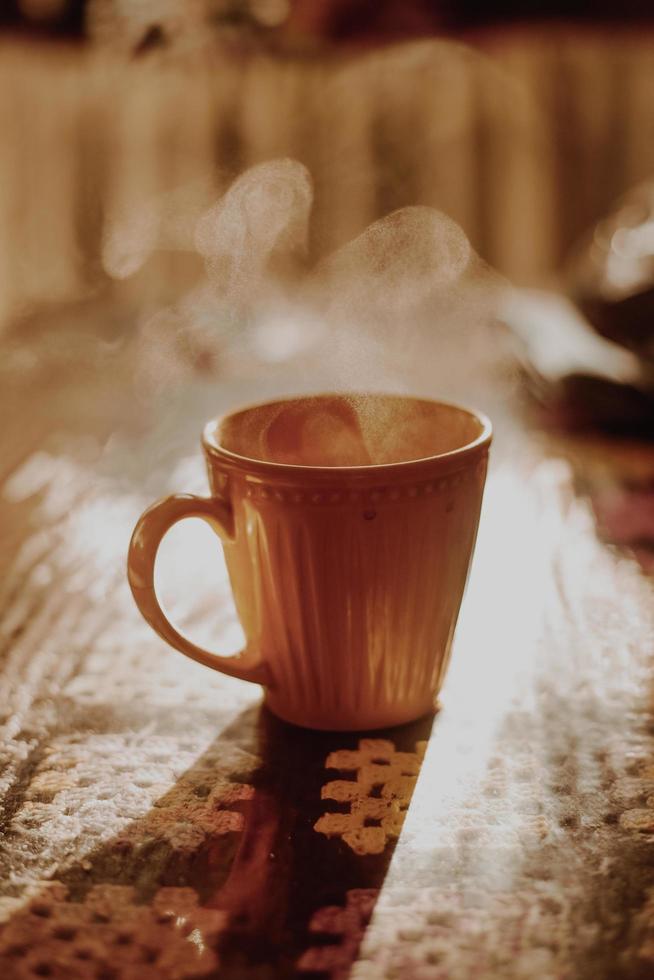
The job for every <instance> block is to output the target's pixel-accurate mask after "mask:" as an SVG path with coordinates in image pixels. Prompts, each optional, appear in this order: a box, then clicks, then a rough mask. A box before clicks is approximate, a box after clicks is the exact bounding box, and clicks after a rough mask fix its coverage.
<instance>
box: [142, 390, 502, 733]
mask: <svg viewBox="0 0 654 980" xmlns="http://www.w3.org/2000/svg"><path fill="white" fill-rule="evenodd" d="M490 441H491V425H490V422H489V421H488V419H486V418H485V417H483V416H482V415H479V414H477V413H475V412H472V411H469V410H467V409H464V408H460V407H458V406H455V405H450V404H445V403H442V402H436V401H430V400H425V399H415V398H408V397H404V396H396V395H351V396H339V395H324V396H315V397H308V398H306V397H305V398H293V399H286V400H283V401H277V402H270V403H268V404H264V405H257V406H253V407H250V408H246V409H243V410H241V411H238V412H234V413H231V414H229V415H227V416H224V417H223V418H221V419H218V420H216V421H212V422H209V423H208V424H207V426H206V427H205V430H204V435H203V448H204V453H205V457H206V463H207V468H208V472H209V481H210V487H211V496H210V497H207V498H203V497H196V496H191V495H188V494H178V495H174V496H171V497H167V498H166V499H164V500H162V501H160V502H159V503H156V504H154V505H153V506H151V507H150V508H149V509H148V510H146V511H145V513H144V514H143V516H142V517H141V518H140V520H139V522H138V524H137V526H136V528H135V530H134V534H133V536H132V540H131V543H130V549H129V559H128V577H129V583H130V586H131V589H132V592H133V595H134V598H135V600H136V604H137V606H138V607H139V609H140V611H141V613H142V614H143V616H144V617H145V619H146V620H147V621H148V623H150V625H151V626H152V627H153V628H154V630H155V631H156V632H157V633H158V634H159V635H160V636H161V637H163V639H164V640H167V641H168V643H170V644H171V645H172V646H173V647H175V648H176V649H177V650H180V651H181V652H182V653H184V654H186V655H187V656H189V657H191V658H192V659H193V660H197V661H199V662H200V663H202V664H206V665H207V666H209V667H213V668H214V669H216V670H220V671H222V672H223V673H226V674H230V675H231V676H233V677H239V678H242V679H244V680H248V681H254V682H256V683H259V684H263V685H264V687H265V689H266V703H267V704H268V706H269V708H270V709H271V710H272V711H273V712H274V713H275V714H276V715H278V716H279V717H281V718H282V719H284V720H286V721H289V722H292V723H294V724H297V725H302V726H305V727H309V728H319V729H331V730H362V729H371V728H384V727H387V726H392V725H398V724H402V723H404V722H407V721H410V720H412V719H415V718H418V717H420V716H422V715H423V714H426V713H427V712H429V711H431V710H433V706H434V703H435V698H436V695H437V693H438V691H439V689H440V687H441V684H442V682H443V678H444V675H445V671H446V669H447V665H448V661H449V657H450V649H451V645H452V637H453V633H454V628H455V625H456V620H457V616H458V613H459V607H460V604H461V599H462V597H463V592H464V588H465V584H466V580H467V576H468V570H469V567H470V561H471V557H472V553H473V549H474V544H475V538H476V534H477V527H478V522H479V514H480V509H481V502H482V494H483V488H484V482H485V478H486V467H487V462H488V449H489V445H490ZM186 517H201V518H203V519H204V520H205V521H207V522H208V524H210V526H211V527H212V528H213V529H214V530H215V531H216V533H217V534H218V536H219V537H220V539H221V541H222V545H223V548H224V553H225V559H226V564H227V569H228V572H229V577H230V581H231V586H232V591H233V594H234V600H235V604H236V610H237V613H238V616H239V618H240V621H241V624H242V627H243V631H244V633H245V637H246V647H245V649H244V651H243V652H242V653H241V654H239V655H237V656H220V655H219V654H215V653H210V652H208V651H207V650H204V649H202V648H201V647H199V646H197V645H196V644H194V643H192V642H191V640H189V639H187V638H186V637H185V636H182V634H181V633H179V632H178V631H177V629H176V628H175V627H174V626H173V625H172V623H171V622H170V621H169V620H168V619H167V617H166V615H165V614H164V612H163V610H162V608H161V606H160V604H159V601H158V599H157V594H156V591H155V587H154V581H153V576H154V565H155V558H156V554H157V549H158V547H159V544H160V542H161V540H162V538H163V536H164V534H165V533H166V531H167V530H168V529H169V528H170V527H172V525H173V524H175V523H177V521H180V520H182V519H183V518H186Z"/></svg>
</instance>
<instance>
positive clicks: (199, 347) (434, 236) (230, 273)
mask: <svg viewBox="0 0 654 980" xmlns="http://www.w3.org/2000/svg"><path fill="white" fill-rule="evenodd" d="M210 190H211V180H209V179H204V180H202V181H197V182H195V183H194V184H192V185H188V186H187V187H185V188H181V189H178V190H177V191H175V192H173V193H171V194H168V195H165V196H163V197H162V198H160V199H159V200H158V201H157V202H149V203H148V205H147V206H144V207H143V208H142V209H141V211H140V212H139V211H138V209H137V211H136V212H135V214H134V215H133V216H131V217H130V218H129V220H127V221H126V222H125V223H123V224H121V223H120V222H117V223H115V224H114V225H113V226H112V227H111V229H110V231H109V233H108V235H107V237H106V240H105V249H104V252H103V256H104V262H105V268H106V269H107V271H108V272H109V273H110V274H113V275H116V276H123V275H125V274H128V273H129V272H130V271H134V270H136V269H137V268H138V267H139V266H140V265H141V264H142V263H143V262H145V260H146V258H147V257H148V255H150V254H151V252H152V250H153V249H155V248H157V247H166V248H169V249H170V248H177V249H184V250H187V251H188V250H191V249H192V250H194V251H195V252H196V253H197V254H199V256H201V258H202V260H203V264H204V278H203V279H202V280H201V281H200V282H198V283H197V284H196V286H195V287H194V288H192V289H191V290H190V291H189V292H188V293H187V294H186V295H185V296H183V297H182V299H181V300H179V301H178V302H177V303H176V304H175V306H174V307H172V308H170V309H167V310H165V311H161V310H159V311H158V312H157V314H156V315H155V316H154V317H151V318H149V319H148V320H146V322H145V323H144V324H142V326H141V346H142V351H143V354H144V358H145V361H146V363H148V364H149V365H150V374H151V375H153V376H156V377H157V378H158V379H159V380H160V381H165V380H172V379H173V378H174V377H179V376H180V372H181V374H184V373H185V372H187V371H189V370H195V369H197V367H198V365H201V364H210V365H213V363H214V361H215V360H216V359H217V358H219V357H220V356H222V352H223V350H224V348H225V346H227V347H229V345H230V344H232V346H233V345H234V343H237V344H241V346H243V344H245V345H246V346H247V344H248V343H249V344H250V345H251V348H253V349H254V354H255V358H256V357H260V358H261V359H262V360H264V361H265V360H266V359H269V360H270V361H280V360H288V359H290V358H292V357H293V356H296V355H297V354H298V352H301V351H302V350H303V349H306V348H307V347H310V346H313V348H314V350H315V351H317V352H318V354H319V359H320V362H321V369H322V375H323V378H325V376H326V375H329V374H330V373H331V377H332V380H331V383H332V384H333V385H334V386H335V387H340V388H361V387H362V386H363V387H365V386H370V385H372V386H384V387H386V388H392V389H396V390H397V389H403V390H406V389H407V388H408V387H410V386H411V382H410V376H411V374H412V373H414V372H415V371H416V370H417V369H418V368H420V367H421V365H424V362H425V360H426V359H427V358H432V357H433V356H434V355H435V351H434V346H433V344H434V339H435V338H436V337H438V338H439V343H440V344H441V347H442V345H443V337H444V333H445V332H447V331H448V330H449V331H450V333H452V331H454V332H456V333H458V334H461V333H462V331H464V330H468V329H469V328H470V325H471V324H473V323H477V322H479V321H480V320H483V321H486V320H487V319H488V317H489V315H492V310H493V308H494V305H495V303H496V301H497V293H498V288H497V287H498V285H500V284H501V281H500V279H499V277H498V276H497V275H496V274H495V273H493V272H492V271H491V270H490V269H488V267H487V266H485V264H484V263H482V262H481V261H480V260H479V258H478V256H477V255H476V254H475V253H474V251H473V249H472V248H471V246H470V243H469V241H468V239H467V237H466V235H465V233H464V232H463V230H462V229H461V228H460V226H459V225H458V224H456V222H454V221H453V220H452V219H451V218H449V217H448V216H447V215H445V214H443V213H442V212H439V211H437V210H435V209H433V208H429V207H425V206H412V207H406V208H401V209H399V210H396V211H394V212H393V213H391V214H389V215H386V216H385V217H383V218H381V219H379V220H378V221H375V222H374V223H373V224H371V225H370V226H369V227H368V228H367V229H365V230H364V231H363V232H362V233H361V234H359V235H358V236H357V237H356V238H354V239H353V240H352V241H350V242H348V243H347V244H345V245H344V246H342V247H341V248H340V249H338V250H337V251H335V252H334V253H332V254H331V255H328V256H327V257H326V258H323V259H322V260H321V261H319V262H318V263H317V264H316V265H315V266H314V267H313V268H312V269H309V268H308V261H307V251H308V238H309V227H310V226H309V221H310V214H311V207H312V203H313V185H312V180H311V176H310V174H309V171H308V170H307V168H306V167H305V166H303V165H302V164H301V163H299V162H298V161H295V160H290V159H280V160H273V161H268V162H266V163H262V164H259V165H257V166H255V167H252V168H250V169H249V170H247V171H246V172H245V173H243V174H242V175H241V176H239V177H238V178H237V179H236V180H235V181H234V182H233V183H232V184H231V186H229V187H228V189H227V190H226V192H225V193H224V194H223V195H222V196H221V197H220V198H219V199H218V200H217V201H215V202H213V203H211V201H210V199H209V195H210ZM203 202H204V205H203ZM202 205H203V206H202ZM225 332H227V333H228V334H229V339H228V342H227V344H226V341H225ZM246 336H247V338H248V339H247V340H244V338H245V337H246ZM459 339H461V338H459ZM167 364H168V365H169V368H170V370H169V371H168V372H167V369H166V365H167ZM167 374H168V375H169V377H168V378H167ZM323 383H324V382H323Z"/></svg>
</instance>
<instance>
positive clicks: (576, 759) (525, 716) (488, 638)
mask: <svg viewBox="0 0 654 980" xmlns="http://www.w3.org/2000/svg"><path fill="white" fill-rule="evenodd" d="M3 350H4V356H3V360H2V368H1V374H2V377H1V379H0V411H1V417H2V428H1V430H0V450H1V455H0V508H1V509H0V522H1V523H0V540H1V545H2V547H1V548H0V572H1V575H2V578H1V581H0V651H1V656H2V673H1V674H0V685H1V690H2V696H1V698H0V706H1V710H2V716H1V718H0V722H1V725H2V727H1V736H2V740H1V750H0V751H1V753H2V763H3V765H2V775H1V777H0V798H1V804H0V821H1V827H2V850H1V854H0V868H1V871H0V875H1V878H2V895H3V897H2V898H1V899H0V911H1V913H2V921H3V923H4V924H3V925H2V928H1V931H0V976H2V977H4V978H6V980H13V978H16V980H18V978H21V980H23V978H24V980H27V978H30V980H31V978H37V977H55V978H61V980H72V978H80V980H82V978H83V980H86V978H87V977H88V978H94V980H95V978H97V980H114V978H115V980H118V978H130V980H149V978H153V980H154V978H191V977H225V978H241V977H243V978H256V980H265V978H273V977H275V978H277V977H295V976H304V975H306V976H311V975H316V976H318V975H320V976H329V977H331V978H344V977H349V976H351V977H355V978H361V980H363V978H375V980H376V978H393V977H398V978H416V980H418V978H430V980H445V978H447V980H459V978H461V980H463V978H466V980H467V978H484V980H496V978H497V980H500V978H501V980H505V978H506V980H509V978H510V980H514V978H515V980H517V978H521V980H522V978H524V980H533V978H539V980H555V978H556V980H564V978H565V980H568V978H569V980H585V978H588V980H604V978H607V980H608V978H616V977H619V978H625V980H636V978H643V980H644V978H650V977H652V976H654V683H653V676H654V675H653V671H652V655H653V652H654V651H653V649H652V647H653V640H654V605H653V603H652V598H653V595H652V581H651V580H650V579H648V578H647V577H646V576H645V575H644V574H643V573H642V571H641V570H640V568H639V566H638V564H637V563H636V562H635V561H634V559H633V558H632V557H631V556H630V555H629V554H628V553H626V552H624V551H620V550H619V549H617V548H614V547H611V546H608V545H607V544H605V543H603V542H602V540H601V539H600V537H599V536H598V533H597V530H596V524H595V521H594V518H593V513H592V509H591V507H590V505H589V503H588V500H587V498H586V497H585V496H584V495H583V494H580V493H579V488H580V487H582V488H583V486H584V485H585V484H584V480H586V482H587V481H588V479H589V478H590V477H592V478H593V479H599V480H602V479H608V477H607V473H608V474H609V475H611V478H613V477H615V474H616V473H617V474H618V477H619V476H620V474H621V473H626V474H627V475H628V476H631V477H633V474H634V472H638V474H639V475H640V476H643V473H644V474H645V475H647V474H649V475H651V473H653V472H654V466H652V465H651V459H652V450H651V448H650V449H645V448H643V447H631V448H630V449H629V448H628V447H627V448H626V449H625V448H624V447H614V449H615V452H613V455H612V454H611V452H609V451H608V450H607V448H606V446H605V445H604V444H602V443H600V444H599V448H598V445H596V444H591V443H587V444H585V445H584V444H581V443H578V441H575V440H565V441H563V440H560V439H557V438H556V437H547V438H546V437H545V436H543V435H542V434H539V433H538V432H535V431H533V429H532V430H530V429H528V427H527V426H526V425H524V424H523V423H522V422H521V420H520V417H519V415H516V409H515V406H512V405H508V403H507V404H505V403H504V402H502V407H500V408H498V409H497V410H496V415H497V421H498V423H499V424H498V427H497V428H498V431H497V438H496V443H495V446H494V451H493V465H492V469H491V473H490V476H489V482H488V486H487V494H486V500H485V504H484V512H483V517H482V525H481V530H480V536H479V543H478V548H477V554H476V558H475V563H474V570H473V574H472V577H471V581H470V584H469V588H468V593H467V596H466V599H465V602H464V607H463V611H462V614H461V619H460V624H459V629H458V633H457V639H456V646H455V652H454V657H453V663H452V667H451V670H450V674H449V677H448V681H447V684H446V688H445V691H444V693H443V698H442V705H441V707H440V710H439V711H438V713H436V714H435V715H434V716H433V717H429V718H424V719H422V720H420V721H417V722H415V723H414V724H412V725H409V726H406V727H403V728H399V729H395V730H392V731H383V732H371V733H364V734H352V735H350V734H318V733H310V732H305V731H302V730H299V729H293V728H291V727H289V726H286V725H284V724H282V723H281V722H279V721H277V720H276V719H275V718H273V717H272V716H270V715H269V714H268V713H267V712H266V711H265V709H262V708H261V706H260V702H261V691H260V689H259V688H256V687H254V686H248V685H247V684H244V683H241V682H239V681H235V680H231V679H229V678H226V677H222V676H219V675H218V674H213V673H211V672H210V671H208V670H206V669H204V668H202V667H200V666H198V665H195V664H193V663H191V662H189V661H186V660H185V659H184V658H182V657H181V656H180V655H179V654H177V653H176V652H174V651H172V650H170V649H169V648H167V647H166V646H165V645H164V644H163V643H162V642H161V641H160V640H159V639H158V638H157V637H156V636H155V635H154V634H153V633H152V632H151V631H150V630H149V628H148V627H147V626H146V625H145V623H144V622H142V621H141V619H140V618H139V615H138V613H137V611H136V609H135V608H134V605H133V602H132V600H131V596H130V595H129V590H128V588H127V585H126V581H125V575H124V560H125V553H126V547H127V542H128V539H129V534H130V531H131V528H132V526H133V523H134V521H135V519H136V518H137V516H138V514H139V513H140V511H141V509H142V508H143V507H144V506H145V505H146V504H148V503H149V502H150V501H151V500H153V499H155V498H156V497H157V496H159V495H161V494H162V493H166V492H169V491H171V490H191V491H194V490H199V491H202V490H203V489H204V488H206V482H205V477H204V474H203V469H202V461H201V457H200V454H199V451H198V441H199V432H200V426H201V423H202V422H203V421H204V419H205V418H207V417H209V416H211V415H213V414H215V413H216V412H217V411H219V410H221V409H222V408H224V407H226V406H228V405H230V404H233V403H236V402H239V401H244V400H247V399H249V398H252V397H253V396H254V397H256V396H258V395H260V396H265V395H267V394H269V393H271V392H273V391H277V390H283V389H284V388H290V387H294V386H295V387H296V388H297V387H298V378H297V377H296V376H294V375H293V374H292V373H291V374H289V375H288V376H287V375H284V372H283V371H282V370H280V371H278V372H277V373H276V374H274V373H273V374H272V375H270V376H268V377H266V378H263V377H261V376H259V377H255V378H251V379H249V380H240V381H238V380H232V381H229V382H228V381H226V380H224V379H219V378H211V377H206V376H205V377H204V378H196V379H191V380H190V381H186V382H184V383H179V384H178V385H177V387H175V388H174V390H172V391H163V392H161V391H160V392H158V393H155V394H153V393H152V392H151V391H149V390H148V391H146V390H145V389H144V388H143V386H142V385H141V383H140V382H139V380H138V377H137V378H136V380H135V379H134V376H133V374H132V372H131V370H130V363H131V362H130V354H129V351H126V352H124V354H115V353H109V354H104V355H103V356H102V357H99V358H98V357H95V355H94V354H92V353H89V350H87V349H86V348H85V347H84V345H83V344H82V342H81V341H80V342H79V343H78V344H77V347H76V350H77V352H78V360H77V362H76V361H75V359H74V358H71V359H70V363H69V361H68V360H67V355H68V354H70V351H67V352H66V351H64V352H63V353H62V352H61V351H59V349H57V348H55V347H52V348H50V347H48V346H47V345H46V346H45V347H43V345H42V344H41V346H39V345H38V344H36V343H35V344H33V345H30V342H25V343H23V342H21V343H18V342H16V343H14V342H10V341H7V342H6V343H4V348H3ZM35 350H36V351H37V353H36V354H35V353H34V351H35ZM80 352H81V353H80ZM80 358H81V367H80V363H78V362H79V361H80ZM434 393H437V392H436V391H434ZM482 401H483V402H484V404H482V406H481V407H488V408H489V410H491V411H495V409H494V403H493V400H492V398H490V401H487V400H486V396H485V395H484V397H483V398H482ZM498 405H499V402H498ZM161 565H162V570H161V577H162V589H163V592H164V595H165V596H167V597H168V599H169V600H170V602H171V605H172V607H173V611H174V613H175V615H176V616H177V617H178V618H179V619H180V621H181V622H182V624H183V625H184V627H185V628H186V629H187V630H189V631H190V632H192V633H193V635H194V636H196V637H199V638H201V639H207V638H210V639H212V641H213V642H214V643H215V645H216V646H223V645H224V644H225V643H227V642H229V643H232V644H233V646H234V648H235V649H236V647H237V644H238V627H237V624H235V621H234V615H233V610H232V607H231V601H230V598H229V591H228V588H227V583H226V576H225V571H224V567H223V565H222V559H221V556H220V553H219V551H218V550H217V549H216V545H215V541H214V540H213V539H212V538H211V535H210V532H208V531H206V529H204V528H203V526H201V527H200V528H198V527H197V526H196V525H195V524H194V523H191V522H189V523H188V526H184V527H180V528H176V529H175V530H174V531H173V532H171V535H170V536H169V539H168V540H167V542H166V545H165V549H164V554H163V557H162V562H161ZM198 581H200V582H202V583H203V584H202V586H201V587H200V588H199V589H198V587H197V582H198ZM219 641H220V642H219Z"/></svg>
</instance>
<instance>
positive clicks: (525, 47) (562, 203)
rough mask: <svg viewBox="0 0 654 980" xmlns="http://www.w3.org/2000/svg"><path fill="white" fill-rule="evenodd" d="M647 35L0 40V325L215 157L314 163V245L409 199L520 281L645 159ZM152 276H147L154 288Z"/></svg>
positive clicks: (77, 271)
mask: <svg viewBox="0 0 654 980" xmlns="http://www.w3.org/2000/svg"><path fill="white" fill-rule="evenodd" d="M653 93H654V36H650V35H648V34H647V33H646V32H641V33H635V32H621V33H618V34H617V35H616V34H607V33H602V32H596V31H590V32H580V31H572V30H562V29H552V30H551V31H550V32H543V30H542V29H541V30H539V31H537V32H536V31H533V32H531V31H529V30H528V29H524V30H515V29H514V30H512V31H509V32H506V33H504V34H502V33H498V34H496V35H491V36H490V38H487V39H486V40H485V41H484V42H483V50H482V49H481V48H477V49H475V50H473V49H471V48H467V47H464V46H462V45H459V44H457V43H454V42H445V41H433V40H430V41H420V42H416V43H412V44H406V45H399V46H395V47H391V48H387V49H381V50H377V51H375V52H372V53H367V54H362V55H358V56H348V57H334V56H331V57H329V58H327V57H326V58H325V59H323V60H319V59H316V58H314V59H312V60H308V59H282V58H273V57H267V56H263V55H250V56H248V57H247V58H245V57H244V58H242V59H238V58H235V57H229V58H228V57H221V56H219V54H218V53H214V54H213V55H211V56H210V55H208V54H206V53H204V54H202V55H201V56H198V55H194V54H192V53H191V54H189V55H188V57H184V56H183V55H182V57H181V58H177V57H176V58H175V59H173V58H171V57H169V56H167V55H166V54H165V53H159V52H153V53H151V54H148V55H147V56H144V57H141V58H136V59H134V60H132V61H126V60H124V59H123V58H122V57H121V56H119V55H118V54H116V53H113V54H112V53H110V52H102V53H98V52H97V51H94V50H89V49H86V48H83V47H73V46H71V47H67V46H64V47H61V46H53V47H50V46H47V45H38V44H32V43H25V42H16V41H13V42H10V41H8V40H5V41H3V42H2V43H1V44H0V132H1V133H2V139H1V140H0V325H2V324H5V323H7V322H9V321H10V320H11V319H12V318H13V317H15V316H17V315H19V314H20V313H21V312H22V311H24V310H25V309H31V308H34V307H35V306H39V304H42V303H46V304H49V303H52V302H61V301H64V302H65V301H69V300H75V299H77V298H79V297H80V296H83V295H84V294H85V293H87V292H88V291H89V290H97V289H98V288H99V287H100V288H101V287H102V284H103V283H106V282H108V281H109V279H108V277H107V275H106V273H105V272H104V270H103V267H102V263H101V243H102V236H103V232H104V228H105V225H106V222H107V221H108V220H110V218H111V216H112V215H113V214H115V213H116V212H117V211H120V212H122V213H129V210H130V208H133V207H137V206H139V205H140V204H142V203H143V202H144V201H149V200H156V199H157V195H160V194H161V193H162V192H165V191H169V190H171V189H174V188H176V187H180V186H183V185H185V184H188V183H189V182H192V181H195V180H198V179H203V180H206V179H207V177H208V175H210V179H211V181H213V184H214V185H215V196H216V197H217V196H218V195H219V194H220V192H221V189H222V190H224V188H225V186H226V185H227V183H228V182H229V180H231V179H232V178H233V176H234V175H236V174H237V173H239V172H241V171H242V170H243V169H245V168H246V167H248V166H249V165H251V164H254V163H258V162H260V161H262V160H266V159H270V158H273V157H279V156H291V157H295V158H297V159H299V160H301V161H302V162H303V163H305V164H306V165H307V166H308V167H309V169H310V171H311V173H312V175H313V178H314V181H315V185H316V199H315V205H314V214H313V224H312V235H313V241H312V248H313V251H314V254H315V255H316V256H318V255H321V254H324V253H325V252H327V251H329V250H330V249H332V248H334V247H336V246H338V245H340V244H342V243H343V242H344V241H346V240H347V239H348V238H350V237H352V236H353V235H355V234H357V233H358V232H359V231H361V230H362V229H363V228H364V227H365V226H366V225H367V224H368V223H369V222H370V221H371V220H374V218H376V217H379V216H380V215H381V214H384V213H386V212H388V211H391V210H393V209H395V208H397V207H401V206H403V205H406V204H411V203H422V204H429V205H433V206H434V207H437V208H440V209H442V210H443V211H445V212H447V214H449V215H451V216H452V217H453V218H454V219H456V220H457V221H458V222H460V223H461V225H462V226H463V228H464V229H465V231H466V232H467V233H468V235H469V236H470V238H471V240H472V242H473V244H474V245H475V247H476V248H477V249H478V250H479V251H480V252H481V254H482V255H483V257H484V258H485V259H487V260H488V261H489V262H491V263H492V264H494V265H495V266H496V267H498V268H499V269H500V270H501V271H502V272H504V273H506V274H507V275H509V276H510V277H512V278H513V279H514V280H516V281H517V282H532V281H536V280H538V279H539V278H540V277H542V276H543V275H545V274H547V273H548V271H549V270H551V269H552V268H554V267H556V265H557V263H559V262H560V260H561V259H562V257H563V256H564V255H565V253H566V250H567V249H568V248H569V246H570V244H571V242H572V241H573V240H574V239H575V237H576V236H578V235H579V233H580V232H582V231H584V230H585V228H586V227H587V226H588V225H589V224H590V223H591V222H593V221H594V220H595V219H596V218H598V217H599V216H601V214H602V212H603V210H604V209H605V208H607V207H608V205H609V204H610V203H611V202H612V200H613V199H614V198H615V197H616V196H617V195H618V194H619V193H621V192H622V191H623V190H625V189H626V188H628V187H630V186H631V185H633V184H634V183H637V182H639V181H642V180H644V179H647V178H649V177H651V176H652V175H653V174H654V138H653V137H654V99H653V98H652V95H653ZM155 288H156V286H155Z"/></svg>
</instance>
